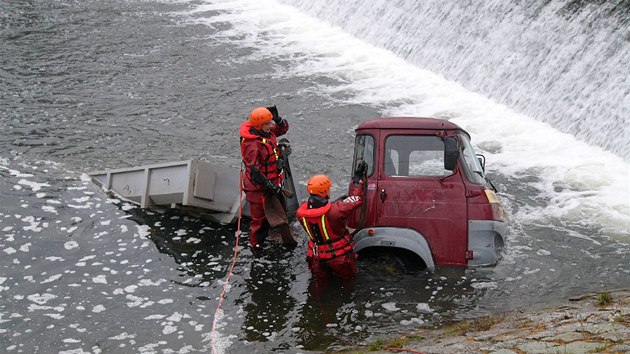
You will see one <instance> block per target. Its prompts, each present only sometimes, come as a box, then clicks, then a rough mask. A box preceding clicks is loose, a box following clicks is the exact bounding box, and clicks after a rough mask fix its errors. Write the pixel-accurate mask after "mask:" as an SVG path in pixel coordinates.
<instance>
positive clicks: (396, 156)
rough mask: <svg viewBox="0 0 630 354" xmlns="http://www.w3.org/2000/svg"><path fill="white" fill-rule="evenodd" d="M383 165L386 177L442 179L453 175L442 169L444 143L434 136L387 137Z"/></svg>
mask: <svg viewBox="0 0 630 354" xmlns="http://www.w3.org/2000/svg"><path fill="white" fill-rule="evenodd" d="M388 159H391V162H389V161H388ZM383 163H384V171H385V174H386V175H388V176H435V177H443V176H448V175H451V174H452V173H453V172H451V171H448V170H445V169H444V142H443V141H442V139H440V138H439V137H437V136H434V135H391V136H388V137H387V139H386V140H385V161H383ZM390 166H391V167H390Z"/></svg>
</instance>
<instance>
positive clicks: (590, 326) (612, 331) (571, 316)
mask: <svg viewBox="0 0 630 354" xmlns="http://www.w3.org/2000/svg"><path fill="white" fill-rule="evenodd" d="M343 353H494V354H511V353H519V354H520V353H630V289H623V290H614V291H608V292H601V293H596V294H588V295H584V296H580V297H579V298H572V299H569V301H568V303H567V304H565V305H564V306H561V307H556V308H550V309H545V310H540V311H534V312H532V313H507V314H501V315H497V316H494V317H483V318H478V319H475V320H471V321H462V322H459V323H456V324H453V325H451V326H448V327H444V328H439V329H423V330H418V331H415V332H414V333H410V334H409V335H408V336H406V337H401V338H398V339H395V340H390V341H383V342H377V343H372V344H370V345H368V346H366V347H364V348H355V349H352V350H345V351H343Z"/></svg>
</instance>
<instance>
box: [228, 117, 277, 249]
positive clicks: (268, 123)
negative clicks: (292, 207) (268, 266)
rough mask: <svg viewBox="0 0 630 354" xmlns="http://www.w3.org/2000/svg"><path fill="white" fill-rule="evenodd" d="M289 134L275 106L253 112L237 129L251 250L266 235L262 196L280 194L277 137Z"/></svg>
mask: <svg viewBox="0 0 630 354" xmlns="http://www.w3.org/2000/svg"><path fill="white" fill-rule="evenodd" d="M288 130H289V123H288V122H287V121H286V120H284V119H282V118H281V117H280V116H279V115H278V109H277V108H276V106H271V107H256V108H254V109H253V110H252V111H251V113H250V114H249V120H248V121H245V122H243V124H241V127H240V136H241V154H242V156H243V163H244V164H245V175H244V177H243V190H244V191H245V199H246V200H247V201H248V202H249V205H250V213H251V222H250V226H249V244H250V245H251V246H252V247H256V246H260V245H261V244H262V243H263V242H264V240H265V238H267V235H268V233H269V228H270V226H269V222H268V221H267V218H266V216H265V208H264V202H265V194H266V193H275V194H277V195H279V194H280V193H281V190H282V188H281V183H282V180H283V178H284V175H283V173H282V166H281V164H282V163H281V161H282V159H281V158H280V151H279V149H278V144H277V142H276V137H277V136H280V135H283V134H285V133H286V132H287V131H288ZM267 195H269V194H267ZM285 213H286V212H285Z"/></svg>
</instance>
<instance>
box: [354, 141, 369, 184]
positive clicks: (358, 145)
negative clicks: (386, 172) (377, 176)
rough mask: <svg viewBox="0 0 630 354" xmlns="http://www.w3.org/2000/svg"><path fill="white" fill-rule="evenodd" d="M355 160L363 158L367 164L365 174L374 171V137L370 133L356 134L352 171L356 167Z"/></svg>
mask: <svg viewBox="0 0 630 354" xmlns="http://www.w3.org/2000/svg"><path fill="white" fill-rule="evenodd" d="M357 160H363V161H365V162H367V164H368V171H367V175H368V176H370V175H372V173H373V172H374V137H373V136H371V135H367V134H364V135H357V137H356V138H355V141H354V160H353V162H352V171H354V169H355V168H356V167H357Z"/></svg>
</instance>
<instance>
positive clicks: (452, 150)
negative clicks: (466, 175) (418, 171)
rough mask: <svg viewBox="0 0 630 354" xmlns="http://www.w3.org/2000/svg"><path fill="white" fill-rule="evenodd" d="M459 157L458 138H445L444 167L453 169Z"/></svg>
mask: <svg viewBox="0 0 630 354" xmlns="http://www.w3.org/2000/svg"><path fill="white" fill-rule="evenodd" d="M458 158H459V149H458V148H457V138H456V137H454V136H448V137H446V139H444V169H445V170H449V171H453V170H455V165H456V164H457V159H458Z"/></svg>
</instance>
